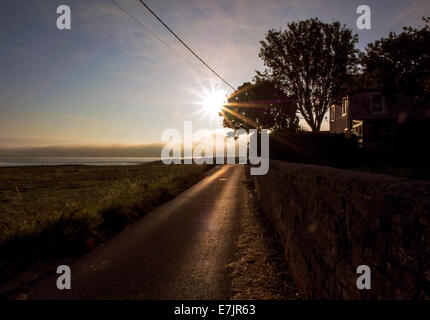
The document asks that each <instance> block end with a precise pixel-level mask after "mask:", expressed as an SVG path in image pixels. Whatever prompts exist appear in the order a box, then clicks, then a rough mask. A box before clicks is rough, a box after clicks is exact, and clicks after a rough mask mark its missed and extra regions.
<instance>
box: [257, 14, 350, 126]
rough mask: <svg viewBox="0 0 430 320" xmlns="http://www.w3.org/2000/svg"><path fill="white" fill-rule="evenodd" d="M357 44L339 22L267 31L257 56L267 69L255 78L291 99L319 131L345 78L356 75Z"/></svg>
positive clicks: (307, 22)
mask: <svg viewBox="0 0 430 320" xmlns="http://www.w3.org/2000/svg"><path fill="white" fill-rule="evenodd" d="M357 41H358V40H357V35H353V34H352V31H351V30H350V29H347V28H346V27H345V26H341V25H340V23H339V22H333V23H323V22H321V21H320V20H319V19H318V18H313V19H308V20H303V21H299V22H291V23H288V24H287V29H286V30H285V31H281V30H275V29H272V30H269V32H268V33H267V34H266V39H265V40H264V41H261V42H260V44H261V49H260V54H259V56H260V57H261V58H262V59H263V61H264V64H265V65H266V66H267V67H268V69H266V70H265V72H264V73H258V74H259V75H260V76H262V77H264V78H265V79H270V80H271V81H273V82H275V83H277V84H278V85H279V86H280V88H282V90H284V91H285V92H286V94H287V95H289V96H294V97H295V99H296V102H297V107H298V111H299V112H300V114H301V115H302V116H303V118H304V120H305V121H306V122H307V123H308V124H309V126H310V127H311V129H312V131H319V130H320V128H321V123H322V121H323V119H324V115H325V113H326V112H327V110H328V107H329V106H330V105H331V104H332V103H333V101H334V100H336V99H337V98H339V96H340V95H341V92H342V91H343V89H345V87H344V85H345V83H346V80H347V78H348V75H349V74H352V73H355V72H356V66H357V65H356V63H357V53H358V51H357V50H356V49H355V44H356V43H357Z"/></svg>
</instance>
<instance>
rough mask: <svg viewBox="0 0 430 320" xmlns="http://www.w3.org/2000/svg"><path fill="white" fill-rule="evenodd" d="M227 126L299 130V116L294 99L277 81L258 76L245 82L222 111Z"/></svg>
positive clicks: (246, 128) (247, 128) (274, 130)
mask: <svg viewBox="0 0 430 320" xmlns="http://www.w3.org/2000/svg"><path fill="white" fill-rule="evenodd" d="M222 115H223V116H224V122H223V123H224V126H225V127H228V128H232V129H234V130H237V129H245V130H246V131H248V130H249V129H258V130H260V129H270V130H271V131H272V132H276V131H280V130H289V131H297V130H298V128H299V119H298V117H297V106H296V103H295V99H292V98H291V97H289V96H288V95H287V94H286V93H285V92H284V91H282V90H281V89H280V88H279V87H278V86H277V85H276V83H274V82H273V81H269V80H263V79H260V78H258V77H256V78H255V83H250V82H245V83H243V84H242V85H241V86H240V87H239V88H238V89H237V90H236V91H235V92H234V93H233V94H232V95H231V96H230V97H229V98H228V100H227V104H226V105H225V106H224V110H223V112H222Z"/></svg>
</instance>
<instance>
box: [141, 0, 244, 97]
mask: <svg viewBox="0 0 430 320" xmlns="http://www.w3.org/2000/svg"><path fill="white" fill-rule="evenodd" d="M138 1H139V2H140V3H141V4H142V5H143V6H144V7H145V8H146V9H147V10H148V11H149V12H150V13H151V14H152V15H153V16H154V17H155V18H157V20H158V21H160V23H161V24H162V25H163V26H164V27H165V28H166V29H167V30H169V32H170V33H171V34H173V35H174V36H175V38H176V39H178V41H179V42H180V43H182V44H183V45H184V47H185V48H187V49H188V50H189V51H190V52H191V53H192V54H193V55H194V56H195V57H196V58H197V59H199V60H200V62H201V63H203V64H204V65H205V66H206V67H207V68H208V69H209V70H210V71H212V73H213V74H214V75H216V76H217V77H218V78H219V79H221V81H222V82H224V83H225V84H226V85H228V86H229V87H230V88H232V89H233V90H234V91H236V89H235V88H234V87H233V86H232V85H231V84H230V83H228V82H227V81H226V80H224V79H223V77H221V76H220V75H219V74H218V73H217V72H216V71H215V70H214V69H212V68H211V67H210V66H209V65H208V64H207V63H206V62H205V61H204V60H203V59H202V58H200V57H199V56H198V55H197V53H195V52H194V51H193V50H192V49H191V48H190V47H189V46H188V45H187V44H186V43H185V42H184V41H182V39H181V38H180V37H179V36H178V35H177V34H176V33H175V32H173V30H172V29H170V28H169V26H168V25H167V24H165V23H164V21H163V20H161V18H160V17H159V16H157V14H156V13H155V12H154V11H152V10H151V8H150V7H148V5H147V4H146V3H145V2H143V1H142V0H138Z"/></svg>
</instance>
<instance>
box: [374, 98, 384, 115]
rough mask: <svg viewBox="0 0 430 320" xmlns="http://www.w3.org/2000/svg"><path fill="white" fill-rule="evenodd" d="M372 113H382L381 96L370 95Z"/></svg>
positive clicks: (382, 99) (382, 100)
mask: <svg viewBox="0 0 430 320" xmlns="http://www.w3.org/2000/svg"><path fill="white" fill-rule="evenodd" d="M372 112H374V113H383V112H384V98H383V96H382V95H381V94H374V95H372Z"/></svg>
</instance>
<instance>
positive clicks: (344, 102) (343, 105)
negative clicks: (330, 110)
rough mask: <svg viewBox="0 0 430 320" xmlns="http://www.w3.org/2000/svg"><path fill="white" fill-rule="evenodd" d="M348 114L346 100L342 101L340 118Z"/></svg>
mask: <svg viewBox="0 0 430 320" xmlns="http://www.w3.org/2000/svg"><path fill="white" fill-rule="evenodd" d="M347 112H348V98H343V99H342V116H344V115H346V113H347Z"/></svg>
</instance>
